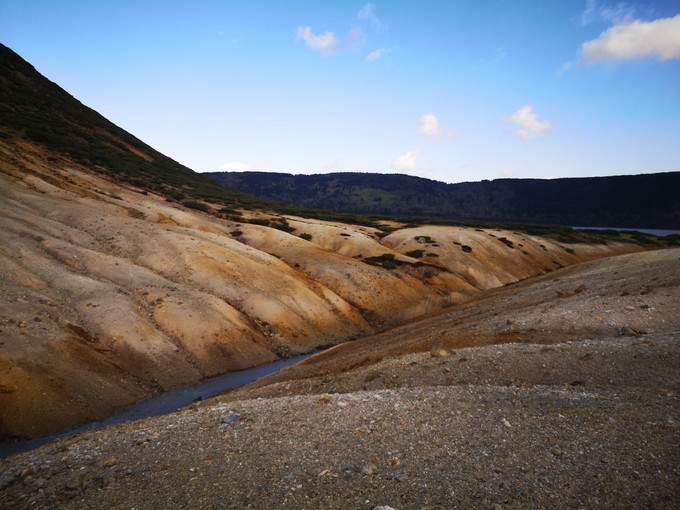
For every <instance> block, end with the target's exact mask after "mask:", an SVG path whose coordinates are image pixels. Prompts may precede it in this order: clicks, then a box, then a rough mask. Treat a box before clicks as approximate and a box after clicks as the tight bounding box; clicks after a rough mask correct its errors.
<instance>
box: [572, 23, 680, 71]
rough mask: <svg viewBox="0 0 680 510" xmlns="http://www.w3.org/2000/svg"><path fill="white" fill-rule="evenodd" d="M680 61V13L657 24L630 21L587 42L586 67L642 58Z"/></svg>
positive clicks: (583, 48)
mask: <svg viewBox="0 0 680 510" xmlns="http://www.w3.org/2000/svg"><path fill="white" fill-rule="evenodd" d="M650 57H651V58H657V59H659V60H662V61H665V60H674V59H680V14H678V15H676V16H674V17H672V18H660V19H657V20H654V21H639V20H634V21H626V22H622V23H620V24H618V25H614V26H613V27H611V28H610V29H609V30H606V31H605V32H603V33H602V34H600V37H598V38H597V39H594V40H592V41H588V42H586V43H583V45H582V46H581V61H582V62H583V63H586V64H592V63H594V62H603V61H610V60H633V59H639V58H650Z"/></svg>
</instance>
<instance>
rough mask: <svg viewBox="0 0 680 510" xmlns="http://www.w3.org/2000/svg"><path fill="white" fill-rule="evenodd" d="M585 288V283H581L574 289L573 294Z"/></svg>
mask: <svg viewBox="0 0 680 510" xmlns="http://www.w3.org/2000/svg"><path fill="white" fill-rule="evenodd" d="M586 288H587V287H586V286H585V285H583V284H581V285H579V286H578V287H576V288H575V289H574V294H580V293H581V292H584V291H585V290H586Z"/></svg>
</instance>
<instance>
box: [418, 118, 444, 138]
mask: <svg viewBox="0 0 680 510" xmlns="http://www.w3.org/2000/svg"><path fill="white" fill-rule="evenodd" d="M417 131H418V134H419V135H420V136H437V135H440V134H441V132H442V128H441V126H440V125H439V119H437V117H435V115H434V114H433V113H426V114H425V115H423V116H422V117H420V120H419V121H418V129H417Z"/></svg>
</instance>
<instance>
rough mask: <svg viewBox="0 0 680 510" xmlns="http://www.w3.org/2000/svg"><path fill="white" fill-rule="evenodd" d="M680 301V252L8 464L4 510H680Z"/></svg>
mask: <svg viewBox="0 0 680 510" xmlns="http://www.w3.org/2000/svg"><path fill="white" fill-rule="evenodd" d="M678 302H680V250H678V249H675V250H664V251H658V252H648V253H642V254H634V255H625V256H621V257H614V258H609V259H604V260H599V261H595V262H591V263H587V264H581V265H578V266H572V267H569V268H565V269H561V270H559V271H556V272H554V273H552V274H550V275H546V276H542V277H539V278H535V279H532V280H529V281H526V282H522V283H519V284H515V285H512V286H509V287H505V288H503V289H498V290H493V291H489V292H487V293H484V294H482V295H481V296H479V297H478V298H477V299H473V300H472V301H470V302H469V303H467V304H466V305H463V306H460V307H456V308H454V309H452V310H447V311H445V312H442V313H438V314H434V315H432V316H430V317H428V318H426V319H424V320H421V321H416V322H413V323H411V324H407V325H404V326H401V327H399V328H397V329H395V330H393V331H391V332H386V333H383V334H380V335H378V336H375V337H372V338H370V339H366V340H362V341H358V342H355V343H352V344H346V345H343V346H339V347H336V348H333V349H331V350H330V351H326V352H324V353H321V354H319V355H317V356H315V357H312V358H309V359H308V360H306V361H305V362H303V363H300V364H298V365H297V366H292V367H289V369H286V370H284V371H283V372H282V373H280V374H278V375H275V376H272V377H270V378H269V380H268V381H265V382H261V383H258V384H255V385H252V386H251V387H246V388H244V389H242V390H239V391H236V392H233V393H230V394H227V395H225V396H222V397H218V398H216V399H212V400H210V401H206V402H203V403H201V404H197V405H194V406H192V407H190V408H188V409H185V410H181V411H178V412H176V413H173V414H171V415H167V416H164V417H159V418H153V419H149V420H143V421H140V422H135V423H130V424H126V425H121V426H117V427H112V428H109V429H105V430H100V431H97V432H94V433H87V434H83V435H81V436H77V437H75V438H71V439H65V440H60V441H58V442H55V443H53V444H51V445H47V446H45V447H42V448H40V449H39V450H37V451H34V452H29V453H25V454H19V455H16V456H14V457H10V458H8V459H4V460H2V461H0V506H2V507H3V508H28V507H31V508H32V507H55V506H59V507H60V508H78V509H81V508H133V507H136V508H234V509H236V508H255V509H260V508H261V509H265V508H296V509H298V508H318V509H331V508H332V509H345V508H346V509H362V508H365V509H375V508H380V507H382V508H383V509H385V508H386V507H387V508H394V509H399V510H401V509H422V508H429V509H435V508H437V509H444V508H457V507H462V508H668V509H671V508H677V507H678V505H679V504H680V489H679V487H680V484H678V481H679V480H680V461H679V459H680V441H678V438H679V433H678V423H679V422H680V409H679V406H678V398H679V392H680V371H679V370H678V367H679V366H680V344H679V343H678V339H679V337H678V334H679V331H680V318H679V317H680V314H678V308H677V303H678ZM436 341H439V342H440V344H441V345H440V344H437V345H435V348H434V349H432V343H433V342H436ZM497 342H500V343H501V344H497ZM504 342H520V343H504ZM489 344H493V345H489ZM447 346H448V349H447ZM447 351H448V352H447Z"/></svg>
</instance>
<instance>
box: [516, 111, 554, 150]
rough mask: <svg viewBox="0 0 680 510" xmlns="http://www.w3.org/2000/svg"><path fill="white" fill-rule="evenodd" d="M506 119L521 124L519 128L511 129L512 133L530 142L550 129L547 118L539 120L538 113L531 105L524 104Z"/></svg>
mask: <svg viewBox="0 0 680 510" xmlns="http://www.w3.org/2000/svg"><path fill="white" fill-rule="evenodd" d="M505 121H506V122H510V123H512V124H517V126H519V129H516V130H514V131H510V134H511V135H513V136H517V137H518V138H521V139H522V140H524V141H525V142H530V141H531V140H532V139H533V138H537V137H539V136H542V135H544V134H545V133H547V132H548V131H549V130H550V123H549V122H548V121H547V120H543V121H541V120H538V118H537V117H536V113H535V112H534V110H533V108H532V107H531V106H529V105H527V106H523V107H522V108H520V109H519V110H517V111H516V112H515V113H513V114H512V115H510V117H506V118H505Z"/></svg>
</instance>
